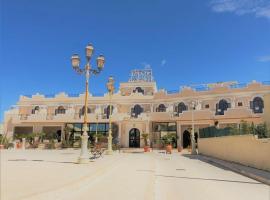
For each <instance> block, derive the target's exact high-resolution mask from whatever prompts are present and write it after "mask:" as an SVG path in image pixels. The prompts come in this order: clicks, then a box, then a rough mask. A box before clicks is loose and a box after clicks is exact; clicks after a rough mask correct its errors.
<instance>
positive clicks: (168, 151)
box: [166, 144, 172, 154]
mask: <svg viewBox="0 0 270 200" xmlns="http://www.w3.org/2000/svg"><path fill="white" fill-rule="evenodd" d="M166 153H169V154H171V153H172V145H171V144H169V145H167V146H166Z"/></svg>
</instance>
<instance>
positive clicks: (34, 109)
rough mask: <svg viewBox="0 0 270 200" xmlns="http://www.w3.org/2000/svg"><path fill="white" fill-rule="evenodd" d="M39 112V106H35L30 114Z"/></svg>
mask: <svg viewBox="0 0 270 200" xmlns="http://www.w3.org/2000/svg"><path fill="white" fill-rule="evenodd" d="M39 110H40V108H39V106H35V107H34V108H33V109H32V114H35V113H37V112H38V111H39Z"/></svg>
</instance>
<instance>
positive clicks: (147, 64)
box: [141, 62, 151, 68]
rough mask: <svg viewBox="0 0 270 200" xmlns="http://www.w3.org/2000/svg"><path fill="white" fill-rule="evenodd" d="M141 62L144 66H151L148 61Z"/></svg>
mask: <svg viewBox="0 0 270 200" xmlns="http://www.w3.org/2000/svg"><path fill="white" fill-rule="evenodd" d="M141 64H142V66H144V68H151V64H149V63H147V62H142V63H141Z"/></svg>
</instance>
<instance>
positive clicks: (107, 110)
mask: <svg viewBox="0 0 270 200" xmlns="http://www.w3.org/2000/svg"><path fill="white" fill-rule="evenodd" d="M111 108H112V110H111V112H110V105H108V106H107V107H106V108H104V115H105V116H106V118H107V119H109V117H110V114H112V112H113V106H111Z"/></svg>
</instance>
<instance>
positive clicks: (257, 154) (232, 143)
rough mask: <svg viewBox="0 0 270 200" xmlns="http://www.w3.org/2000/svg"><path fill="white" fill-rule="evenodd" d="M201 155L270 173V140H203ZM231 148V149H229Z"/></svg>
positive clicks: (241, 138)
mask: <svg viewBox="0 0 270 200" xmlns="http://www.w3.org/2000/svg"><path fill="white" fill-rule="evenodd" d="M198 146H199V153H200V154H204V155H207V156H212V157H216V158H219V159H222V160H227V161H233V162H236V163H240V164H243V165H247V166H251V167H255V168H258V169H263V170H268V171H270V156H269V152H270V139H269V138H267V139H266V138H265V139H257V138H255V137H254V136H253V135H237V136H226V137H215V138H202V139H200V140H199V142H198ZM228 147H230V148H228Z"/></svg>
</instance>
